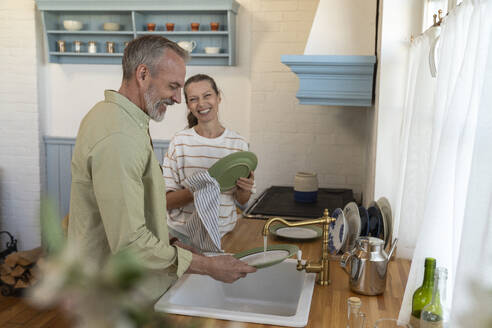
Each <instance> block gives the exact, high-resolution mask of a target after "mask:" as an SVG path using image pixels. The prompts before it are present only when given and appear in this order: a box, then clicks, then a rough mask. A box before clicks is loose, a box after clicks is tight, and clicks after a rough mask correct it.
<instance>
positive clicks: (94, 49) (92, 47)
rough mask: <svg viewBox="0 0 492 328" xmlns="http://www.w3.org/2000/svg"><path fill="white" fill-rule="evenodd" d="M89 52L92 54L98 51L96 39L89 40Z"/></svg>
mask: <svg viewBox="0 0 492 328" xmlns="http://www.w3.org/2000/svg"><path fill="white" fill-rule="evenodd" d="M87 52H88V53H91V54H95V53H96V52H97V44H96V41H89V42H87Z"/></svg>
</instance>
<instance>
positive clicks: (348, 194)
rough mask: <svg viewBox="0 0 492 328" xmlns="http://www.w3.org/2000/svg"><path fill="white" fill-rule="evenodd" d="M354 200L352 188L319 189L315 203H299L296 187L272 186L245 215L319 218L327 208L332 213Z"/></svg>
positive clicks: (293, 218) (265, 217) (296, 218)
mask: <svg viewBox="0 0 492 328" xmlns="http://www.w3.org/2000/svg"><path fill="white" fill-rule="evenodd" d="M352 201H354V195H353V192H352V190H351V189H329V188H320V189H318V199H317V201H316V202H315V203H299V202H296V201H295V200H294V188H293V187H286V186H272V187H270V188H268V189H266V190H265V191H264V192H263V193H262V194H261V195H260V196H259V197H258V198H257V199H256V200H255V201H254V202H253V203H252V204H251V205H250V206H249V207H248V208H247V209H246V211H244V213H243V216H245V217H250V218H263V219H267V218H269V217H272V216H280V217H284V218H287V219H291V220H302V219H312V218H319V217H321V216H323V211H324V210H325V208H327V209H328V211H329V212H330V213H332V212H333V210H334V209H335V208H338V207H339V208H342V209H343V208H344V207H345V205H346V204H347V203H349V202H352Z"/></svg>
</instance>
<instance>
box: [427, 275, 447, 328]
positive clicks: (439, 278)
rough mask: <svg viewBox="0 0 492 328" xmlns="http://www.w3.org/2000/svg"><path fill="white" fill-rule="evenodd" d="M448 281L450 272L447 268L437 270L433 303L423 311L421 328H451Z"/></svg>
mask: <svg viewBox="0 0 492 328" xmlns="http://www.w3.org/2000/svg"><path fill="white" fill-rule="evenodd" d="M447 280H448V270H447V269H446V268H437V269H436V273H435V280H434V290H433V292H432V301H431V302H430V303H429V304H427V305H426V306H425V307H424V308H423V309H422V313H421V315H420V328H434V327H438V328H447V327H449V309H448V308H447V306H446V305H447V304H446V284H447Z"/></svg>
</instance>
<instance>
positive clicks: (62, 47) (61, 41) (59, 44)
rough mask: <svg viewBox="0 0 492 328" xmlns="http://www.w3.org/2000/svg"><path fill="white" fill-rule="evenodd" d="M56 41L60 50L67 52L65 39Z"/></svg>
mask: <svg viewBox="0 0 492 328" xmlns="http://www.w3.org/2000/svg"><path fill="white" fill-rule="evenodd" d="M56 43H57V44H58V52H65V41H64V40H58V41H56Z"/></svg>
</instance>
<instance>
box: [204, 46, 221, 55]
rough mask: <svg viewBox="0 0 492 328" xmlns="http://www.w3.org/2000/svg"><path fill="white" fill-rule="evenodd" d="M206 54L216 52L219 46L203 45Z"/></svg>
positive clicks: (218, 50)
mask: <svg viewBox="0 0 492 328" xmlns="http://www.w3.org/2000/svg"><path fill="white" fill-rule="evenodd" d="M203 50H205V53H206V54H218V53H219V52H220V48H219V47H205V48H203Z"/></svg>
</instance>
